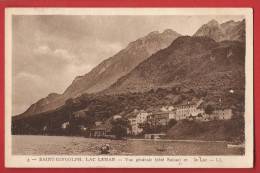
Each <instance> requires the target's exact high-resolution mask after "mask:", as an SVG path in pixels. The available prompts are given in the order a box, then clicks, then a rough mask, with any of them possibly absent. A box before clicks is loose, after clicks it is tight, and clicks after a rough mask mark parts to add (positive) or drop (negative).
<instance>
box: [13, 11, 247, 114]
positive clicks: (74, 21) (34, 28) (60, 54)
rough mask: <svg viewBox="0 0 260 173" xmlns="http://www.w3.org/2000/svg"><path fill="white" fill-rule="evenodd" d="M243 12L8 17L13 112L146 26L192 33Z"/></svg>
mask: <svg viewBox="0 0 260 173" xmlns="http://www.w3.org/2000/svg"><path fill="white" fill-rule="evenodd" d="M212 19H215V20H217V21H218V22H220V23H223V22H225V21H228V20H234V21H238V20H242V19H243V16H220V15H219V16H208V15H207V16H206V15H204V16H93V15H87V16H79V15H77V16H76V15H14V16H13V18H12V25H13V27H12V36H13V49H12V63H13V64H12V65H13V69H12V73H13V74H12V79H13V91H12V100H13V101H12V105H13V115H16V114H19V113H22V112H24V111H25V110H26V109H27V108H28V107H29V106H30V105H31V104H33V103H35V102H36V101H38V100H39V99H41V98H44V97H46V96H47V95H48V94H49V93H53V92H55V93H63V92H64V91H65V89H66V88H67V87H68V86H69V85H70V84H71V82H72V81H73V79H74V78H75V77H76V76H79V75H84V74H86V73H88V72H89V71H90V70H91V69H93V68H94V67H95V66H97V65H98V64H99V63H100V62H102V61H103V60H105V59H107V58H109V57H111V56H113V55H114V54H116V53H117V52H118V51H120V50H121V49H123V48H125V47H126V46H127V45H128V43H129V42H132V41H135V40H136V39H138V38H140V37H143V36H145V35H147V34H148V33H150V32H152V31H159V32H163V31H164V30H165V29H172V30H174V31H176V32H178V33H180V34H182V35H192V34H194V33H195V32H196V30H197V29H198V28H199V27H200V26H201V25H203V24H205V23H207V22H209V21H210V20H212Z"/></svg>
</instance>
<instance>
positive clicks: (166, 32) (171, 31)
mask: <svg viewBox="0 0 260 173" xmlns="http://www.w3.org/2000/svg"><path fill="white" fill-rule="evenodd" d="M162 33H163V34H172V33H175V32H174V31H173V30H172V29H165V30H164V31H163V32H162Z"/></svg>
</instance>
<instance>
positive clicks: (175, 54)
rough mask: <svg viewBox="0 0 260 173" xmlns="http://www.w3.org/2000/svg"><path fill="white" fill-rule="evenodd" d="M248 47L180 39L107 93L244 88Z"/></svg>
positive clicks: (228, 43) (144, 63)
mask: <svg viewBox="0 0 260 173" xmlns="http://www.w3.org/2000/svg"><path fill="white" fill-rule="evenodd" d="M244 56H245V48H244V44H243V43H240V42H234V41H225V42H221V43H217V42H215V41H214V40H213V39H210V38H208V37H189V36H184V37H179V38H177V39H176V40H175V41H174V42H173V43H172V44H171V45H170V46H169V47H168V48H166V49H164V50H161V51H159V52H157V53H156V54H154V55H152V56H151V57H150V58H149V59H147V60H145V61H143V62H142V63H141V64H140V65H138V66H137V67H136V68H135V69H134V70H133V71H131V72H130V73H129V74H127V75H125V76H124V77H122V78H120V79H119V80H118V81H117V82H116V83H115V84H113V85H112V86H111V87H110V88H109V89H108V90H107V92H110V93H122V92H143V91H146V90H150V89H151V88H157V87H171V86H174V85H183V86H185V85H186V86H188V87H189V88H200V89H205V90H210V89H211V90H212V89H218V90H219V92H221V90H222V89H228V88H239V89H243V88H244V61H245V60H244Z"/></svg>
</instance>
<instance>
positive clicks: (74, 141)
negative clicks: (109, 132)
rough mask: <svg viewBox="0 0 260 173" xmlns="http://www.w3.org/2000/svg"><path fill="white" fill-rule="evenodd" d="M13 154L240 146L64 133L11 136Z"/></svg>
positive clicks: (235, 151) (228, 151)
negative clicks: (106, 147)
mask: <svg viewBox="0 0 260 173" xmlns="http://www.w3.org/2000/svg"><path fill="white" fill-rule="evenodd" d="M12 139H13V145H12V152H13V154H14V155H99V154H100V147H101V146H102V145H103V144H109V145H110V146H111V150H110V155H241V154H243V153H244V149H243V148H228V147H227V142H203V141H161V140H160V141H156V140H109V139H92V138H84V137H65V136H25V135H17V136H12Z"/></svg>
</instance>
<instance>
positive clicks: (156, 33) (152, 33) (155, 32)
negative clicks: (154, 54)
mask: <svg viewBox="0 0 260 173" xmlns="http://www.w3.org/2000/svg"><path fill="white" fill-rule="evenodd" d="M158 34H160V33H159V31H152V32H150V33H149V34H147V36H148V37H149V36H154V35H158ZM147 36H146V37H147Z"/></svg>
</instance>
